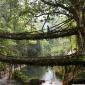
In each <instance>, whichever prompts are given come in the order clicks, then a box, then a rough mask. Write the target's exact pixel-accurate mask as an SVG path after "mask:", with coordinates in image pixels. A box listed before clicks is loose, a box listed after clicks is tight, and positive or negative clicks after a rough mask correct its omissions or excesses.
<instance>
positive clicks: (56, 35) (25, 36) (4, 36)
mask: <svg viewBox="0 0 85 85" xmlns="http://www.w3.org/2000/svg"><path fill="white" fill-rule="evenodd" d="M76 34H77V28H72V29H63V30H61V31H56V32H54V33H52V32H49V33H36V34H32V33H29V32H24V33H0V38H2V39H15V40H23V39H26V40H41V39H53V38H59V37H65V36H70V35H76Z"/></svg>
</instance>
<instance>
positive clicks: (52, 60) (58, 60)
mask: <svg viewBox="0 0 85 85" xmlns="http://www.w3.org/2000/svg"><path fill="white" fill-rule="evenodd" d="M79 56H85V54H71V55H61V56H49V57H31V58H29V57H13V56H10V57H9V56H2V55H0V61H1V62H5V63H11V64H28V65H34V66H55V65H59V66H64V65H83V66H85V60H83V59H78V58H77V57H79Z"/></svg>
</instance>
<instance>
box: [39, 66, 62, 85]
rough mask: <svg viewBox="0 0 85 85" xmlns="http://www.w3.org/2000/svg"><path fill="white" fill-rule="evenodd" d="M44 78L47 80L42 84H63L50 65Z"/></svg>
mask: <svg viewBox="0 0 85 85" xmlns="http://www.w3.org/2000/svg"><path fill="white" fill-rule="evenodd" d="M42 80H45V83H42V84H41V85H62V82H61V81H60V80H59V79H58V78H57V77H56V75H55V73H54V72H53V71H52V69H51V68H50V67H48V69H47V72H46V73H45V75H44V76H43V77H42Z"/></svg>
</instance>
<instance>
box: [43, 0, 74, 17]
mask: <svg viewBox="0 0 85 85" xmlns="http://www.w3.org/2000/svg"><path fill="white" fill-rule="evenodd" d="M41 1H42V2H44V3H45V4H47V5H50V6H53V7H61V8H62V9H64V10H67V11H69V13H72V14H73V15H74V12H73V10H74V9H73V8H72V7H66V6H64V5H63V4H60V3H55V4H54V3H52V2H49V1H45V0H41Z"/></svg>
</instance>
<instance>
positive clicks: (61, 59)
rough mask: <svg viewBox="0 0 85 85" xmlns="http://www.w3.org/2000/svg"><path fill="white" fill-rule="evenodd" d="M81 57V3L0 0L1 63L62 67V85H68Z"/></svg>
mask: <svg viewBox="0 0 85 85" xmlns="http://www.w3.org/2000/svg"><path fill="white" fill-rule="evenodd" d="M84 55H85V0H0V60H1V61H3V62H7V63H12V64H13V63H15V64H16V63H19V64H21V63H23V64H28V65H29V64H30V65H41V66H42V65H45V66H48V65H50V66H54V65H61V66H62V65H64V76H63V85H69V82H70V81H72V80H73V79H74V78H75V76H76V75H77V74H78V72H80V71H81V69H80V68H81V66H84V65H85V61H84V60H85V57H84ZM21 58H22V59H21ZM43 62H44V63H43ZM1 65H2V63H1ZM67 65H70V66H67ZM75 65H77V66H75ZM80 65H81V66H80ZM69 69H71V70H70V71H69ZM69 76H71V77H69Z"/></svg>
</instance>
